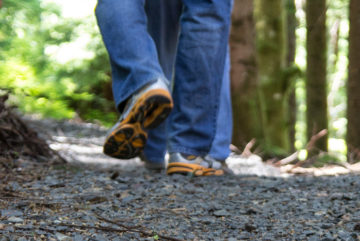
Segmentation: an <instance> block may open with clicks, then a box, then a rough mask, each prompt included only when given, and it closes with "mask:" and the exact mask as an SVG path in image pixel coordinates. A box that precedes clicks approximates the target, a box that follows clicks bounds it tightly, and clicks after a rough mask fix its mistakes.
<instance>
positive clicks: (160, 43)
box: [96, 0, 232, 162]
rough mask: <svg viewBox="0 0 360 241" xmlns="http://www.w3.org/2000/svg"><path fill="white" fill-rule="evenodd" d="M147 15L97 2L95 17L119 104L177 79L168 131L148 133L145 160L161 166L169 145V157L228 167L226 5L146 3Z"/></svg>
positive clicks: (126, 4)
mask: <svg viewBox="0 0 360 241" xmlns="http://www.w3.org/2000/svg"><path fill="white" fill-rule="evenodd" d="M117 5H118V6H117ZM145 10H146V14H147V15H145V12H144V1H143V0H122V1H121V3H120V4H119V3H117V1H114V0H99V3H98V6H97V9H96V15H97V19H98V24H99V27H100V30H101V33H102V35H103V39H104V42H105V45H106V47H107V49H108V52H109V56H110V60H111V65H112V70H113V90H114V97H115V101H116V104H117V105H119V104H121V103H123V102H124V100H126V99H127V98H128V97H129V96H130V94H131V93H133V92H134V91H135V90H137V89H139V88H141V87H142V86H143V85H145V84H146V83H149V82H151V81H152V80H153V79H155V78H159V77H160V78H166V79H168V80H173V75H174V76H175V78H174V88H173V98H174V110H173V112H172V114H171V116H170V117H169V118H168V122H167V124H168V134H167V135H166V123H164V124H162V125H161V126H159V127H158V128H156V129H154V130H151V131H150V132H149V138H148V142H147V145H146V147H145V150H144V153H145V156H146V158H147V159H149V160H151V161H152V162H162V161H163V157H164V154H165V151H166V140H168V148H169V151H172V152H183V153H187V154H194V155H205V154H210V155H211V156H212V157H213V158H216V159H220V160H221V159H225V158H226V157H227V156H228V154H229V144H230V142H231V132H232V118H231V103H230V89H229V66H230V63H229V60H228V59H229V58H228V57H229V55H227V58H226V53H227V51H226V50H227V41H228V34H229V26H230V12H231V0H221V1H213V0H197V1H195V0H183V1H178V0H171V1H169V0H147V1H146V7H145ZM146 26H147V29H146ZM179 29H181V33H179ZM150 36H151V37H150ZM155 45H156V47H155ZM174 70H175V74H174Z"/></svg>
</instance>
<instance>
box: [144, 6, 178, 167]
mask: <svg viewBox="0 0 360 241" xmlns="http://www.w3.org/2000/svg"><path fill="white" fill-rule="evenodd" d="M181 10H182V3H181V0H171V1H169V0H147V1H146V4H145V11H146V13H147V16H148V31H149V33H150V35H151V37H152V38H153V39H154V41H155V44H156V48H157V53H158V56H159V61H160V65H161V67H162V70H163V72H164V74H165V76H166V78H167V79H169V80H171V79H173V78H172V76H173V72H174V71H173V69H174V62H175V55H176V48H177V42H178V34H179V22H180V14H181ZM166 142H167V135H166V121H165V122H163V123H162V124H161V125H160V126H158V127H157V128H155V129H153V130H150V131H149V132H148V140H147V143H146V146H145V149H144V155H145V158H146V159H147V160H149V161H150V162H152V163H162V162H164V156H165V153H166Z"/></svg>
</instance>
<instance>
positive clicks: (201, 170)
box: [166, 162, 224, 176]
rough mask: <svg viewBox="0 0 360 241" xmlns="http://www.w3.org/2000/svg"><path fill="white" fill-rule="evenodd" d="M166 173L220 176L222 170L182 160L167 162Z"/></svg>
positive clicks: (222, 172) (222, 173)
mask: <svg viewBox="0 0 360 241" xmlns="http://www.w3.org/2000/svg"><path fill="white" fill-rule="evenodd" d="M166 174H168V175H172V174H184V175H192V176H222V175H224V171H223V170H220V169H214V168H206V167H203V166H201V165H198V164H190V163H183V162H173V163H169V165H168V166H167V169H166Z"/></svg>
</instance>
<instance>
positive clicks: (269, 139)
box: [255, 0, 290, 155]
mask: <svg viewBox="0 0 360 241" xmlns="http://www.w3.org/2000/svg"><path fill="white" fill-rule="evenodd" d="M284 14H285V11H284V4H283V1H282V0H271V1H269V0H255V17H256V35H257V36H256V45H257V46H256V48H257V63H258V73H259V88H258V93H259V98H260V105H261V122H262V126H263V136H264V141H263V143H262V144H263V146H264V148H265V152H267V153H268V154H274V155H284V154H287V153H288V152H290V141H289V114H288V95H289V93H288V89H289V83H288V78H286V77H285V73H284V70H285V66H286V36H285V15H284Z"/></svg>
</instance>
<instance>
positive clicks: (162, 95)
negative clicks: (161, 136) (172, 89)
mask: <svg viewBox="0 0 360 241" xmlns="http://www.w3.org/2000/svg"><path fill="white" fill-rule="evenodd" d="M172 108H173V102H172V98H171V96H170V93H169V92H168V91H166V90H162V89H155V90H150V91H148V92H146V93H145V94H143V95H142V96H141V97H140V98H139V99H138V101H137V102H136V103H135V104H134V106H133V108H132V109H131V111H130V113H129V114H128V116H127V117H126V118H125V119H124V120H123V121H122V122H120V123H119V124H118V126H117V127H116V128H115V129H114V130H113V131H112V132H111V133H110V134H109V135H108V136H107V138H106V140H105V143H104V150H103V151H104V153H105V154H106V155H108V156H111V157H114V158H118V159H131V158H134V157H136V156H138V155H139V154H140V153H141V152H142V150H143V149H144V146H145V144H146V140H147V130H148V129H153V128H155V127H157V126H158V125H159V124H161V123H162V122H163V121H164V120H165V119H166V118H167V117H168V116H169V114H170V112H171V110H172Z"/></svg>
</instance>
